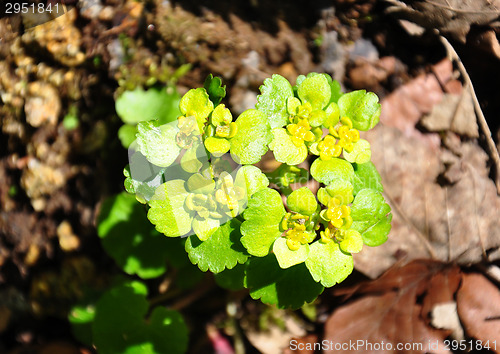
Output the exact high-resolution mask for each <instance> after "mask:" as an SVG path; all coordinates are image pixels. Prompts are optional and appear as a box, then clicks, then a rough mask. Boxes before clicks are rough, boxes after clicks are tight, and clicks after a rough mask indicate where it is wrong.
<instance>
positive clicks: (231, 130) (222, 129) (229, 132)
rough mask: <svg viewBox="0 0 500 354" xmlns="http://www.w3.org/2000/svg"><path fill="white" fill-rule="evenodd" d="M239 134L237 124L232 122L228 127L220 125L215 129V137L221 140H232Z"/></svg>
mask: <svg viewBox="0 0 500 354" xmlns="http://www.w3.org/2000/svg"><path fill="white" fill-rule="evenodd" d="M237 132H238V126H237V125H236V123H235V122H231V123H229V124H228V125H219V126H217V127H216V128H215V136H216V137H219V138H227V139H230V138H232V137H233V136H235V135H236V133H237Z"/></svg>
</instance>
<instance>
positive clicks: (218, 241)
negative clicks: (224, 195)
mask: <svg viewBox="0 0 500 354" xmlns="http://www.w3.org/2000/svg"><path fill="white" fill-rule="evenodd" d="M240 225H241V223H240V222H239V221H238V220H237V219H231V220H230V221H228V222H227V223H225V224H224V225H222V226H221V227H219V228H218V229H217V230H216V231H215V232H214V233H213V234H212V235H211V236H210V237H209V238H208V239H207V240H206V241H203V242H202V241H200V240H199V239H198V238H197V237H195V236H190V237H189V238H188V239H187V240H186V252H187V253H188V255H189V259H190V260H191V262H192V263H193V264H197V265H198V267H199V268H200V269H201V270H202V271H204V272H206V271H207V270H210V271H211V272H212V273H220V272H222V271H223V270H224V269H231V268H234V266H236V264H238V263H245V262H246V260H247V259H248V254H247V253H246V251H245V248H243V246H242V245H241V242H240V237H241V234H240Z"/></svg>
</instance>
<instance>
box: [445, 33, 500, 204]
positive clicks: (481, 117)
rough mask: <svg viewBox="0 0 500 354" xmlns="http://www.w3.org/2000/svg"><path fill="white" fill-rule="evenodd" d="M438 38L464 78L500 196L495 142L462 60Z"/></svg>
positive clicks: (498, 160) (450, 46)
mask: <svg viewBox="0 0 500 354" xmlns="http://www.w3.org/2000/svg"><path fill="white" fill-rule="evenodd" d="M439 38H440V40H441V42H442V43H443V45H444V46H445V48H446V51H447V52H448V55H449V56H450V58H451V60H452V61H455V62H456V63H457V66H458V70H459V71H460V74H462V77H463V78H464V80H465V83H466V85H467V86H468V87H469V88H470V90H471V94H472V100H473V101H474V109H475V111H476V116H477V120H478V123H479V126H480V127H481V130H482V131H483V134H484V136H485V138H486V143H487V144H488V149H489V150H490V153H491V158H492V159H493V163H494V164H495V170H496V171H495V172H496V176H495V177H496V178H495V184H496V186H497V193H498V194H500V155H499V153H498V149H497V147H496V145H495V141H494V140H493V138H492V137H491V131H490V128H489V127H488V123H487V122H486V118H485V117H484V114H483V111H482V110H481V105H480V104H479V100H478V99H477V96H476V92H475V91H474V85H472V80H471V79H470V76H469V74H468V73H467V70H466V69H465V66H464V64H463V63H462V60H461V59H460V57H459V56H458V54H457V52H456V51H455V48H453V46H452V45H451V43H450V42H449V41H448V40H447V39H446V38H445V37H443V36H439Z"/></svg>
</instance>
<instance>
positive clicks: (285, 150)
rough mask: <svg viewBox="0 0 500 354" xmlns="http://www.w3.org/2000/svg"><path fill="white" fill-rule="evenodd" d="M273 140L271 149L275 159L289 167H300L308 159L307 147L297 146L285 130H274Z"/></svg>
mask: <svg viewBox="0 0 500 354" xmlns="http://www.w3.org/2000/svg"><path fill="white" fill-rule="evenodd" d="M272 134H273V140H272V141H271V143H270V144H269V148H270V149H271V150H272V151H273V153H274V158H275V159H276V160H277V161H279V162H282V163H286V164H287V165H298V164H299V163H301V162H304V160H305V159H306V157H307V147H306V145H305V144H304V145H302V146H301V147H297V146H295V144H294V143H293V142H292V139H291V138H290V135H289V134H288V133H287V131H286V130H285V129H283V128H276V129H273V130H272Z"/></svg>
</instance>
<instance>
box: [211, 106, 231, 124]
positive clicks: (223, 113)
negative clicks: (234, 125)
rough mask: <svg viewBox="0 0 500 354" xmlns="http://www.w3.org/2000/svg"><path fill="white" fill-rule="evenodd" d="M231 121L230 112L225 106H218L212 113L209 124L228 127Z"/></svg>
mask: <svg viewBox="0 0 500 354" xmlns="http://www.w3.org/2000/svg"><path fill="white" fill-rule="evenodd" d="M232 121H233V115H232V114H231V111H230V110H229V109H228V108H226V106H225V105H223V104H220V105H218V106H217V107H215V109H214V111H213V112H212V119H211V122H212V124H213V125H214V126H219V125H228V124H229V123H231V122H232Z"/></svg>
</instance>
